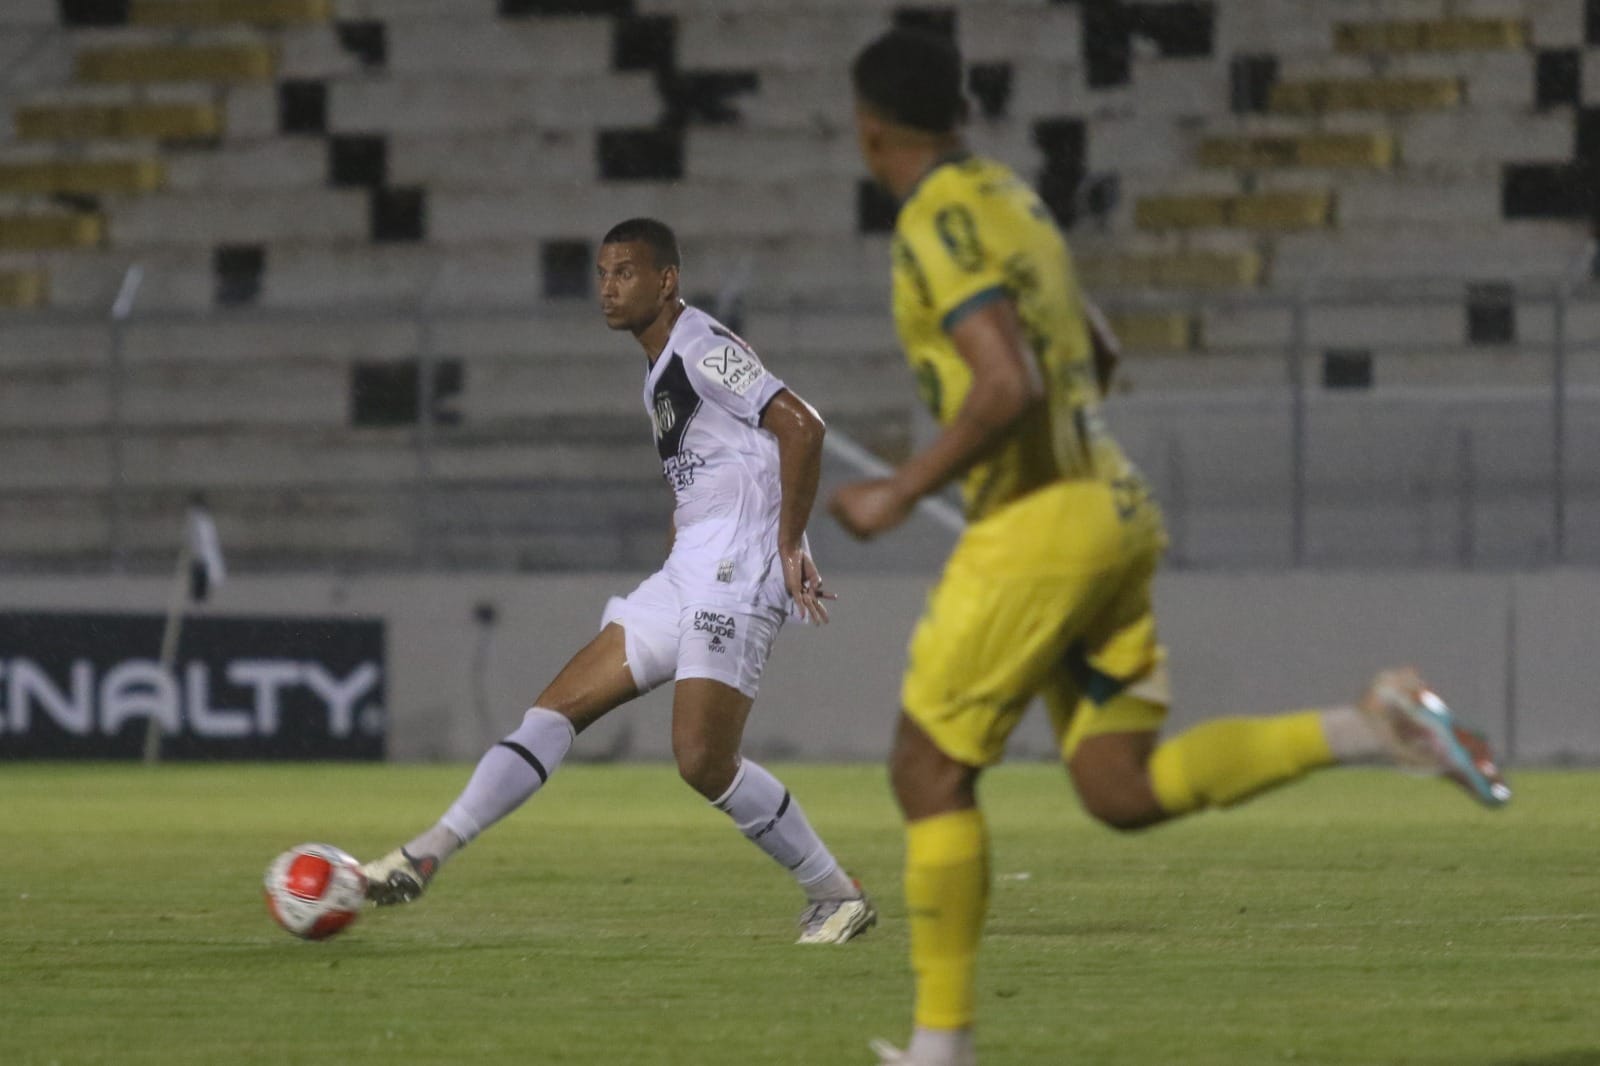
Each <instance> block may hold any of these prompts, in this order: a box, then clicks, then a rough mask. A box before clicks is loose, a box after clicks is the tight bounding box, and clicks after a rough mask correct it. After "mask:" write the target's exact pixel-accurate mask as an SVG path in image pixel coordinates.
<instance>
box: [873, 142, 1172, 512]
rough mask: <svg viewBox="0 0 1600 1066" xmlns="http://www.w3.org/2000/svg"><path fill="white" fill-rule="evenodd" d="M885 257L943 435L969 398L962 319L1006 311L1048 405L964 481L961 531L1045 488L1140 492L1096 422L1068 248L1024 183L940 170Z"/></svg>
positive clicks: (971, 164) (989, 172)
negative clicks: (1007, 304) (1001, 306)
mask: <svg viewBox="0 0 1600 1066" xmlns="http://www.w3.org/2000/svg"><path fill="white" fill-rule="evenodd" d="M891 251H892V255H893V264H894V319H895V328H896V331H897V332H898V333H899V335H900V343H901V345H902V346H903V347H904V348H905V352H906V358H907V359H908V360H909V361H910V363H911V369H912V371H913V372H914V373H915V374H916V378H917V388H918V391H919V392H920V394H921V396H922V399H923V402H924V403H926V404H927V405H928V407H929V409H930V410H932V411H933V414H934V417H935V418H937V419H938V420H939V422H940V424H941V425H943V424H945V423H948V422H949V421H951V420H952V419H953V418H954V417H955V415H956V412H957V411H958V410H959V409H960V407H961V404H962V402H963V401H964V400H965V398H966V395H967V391H968V390H969V389H970V388H971V386H972V371H971V369H970V368H969V367H968V366H967V364H966V362H965V360H963V359H962V358H961V355H960V353H958V352H957V351H956V348H955V345H954V344H953V343H951V340H950V336H949V331H950V330H951V329H952V328H953V327H954V326H955V325H956V323H958V322H959V321H960V320H961V318H962V317H963V316H964V315H965V314H967V313H968V312H969V311H972V310H975V309H977V308H979V307H982V306H983V305H984V304H986V303H987V302H989V301H990V300H994V299H1000V298H1009V299H1010V300H1012V301H1013V302H1014V303H1015V305H1016V308H1017V312H1018V315H1019V317H1020V318H1021V320H1022V326H1023V330H1024V333H1025V335H1026V336H1027V338H1028V345H1029V347H1030V348H1031V349H1032V355H1033V357H1034V358H1035V359H1036V360H1037V361H1038V366H1039V371H1040V375H1041V378H1042V380H1043V382H1044V387H1045V398H1046V402H1045V403H1044V404H1042V405H1040V406H1039V407H1037V408H1036V409H1034V410H1033V411H1032V412H1031V413H1029V414H1028V415H1027V416H1025V417H1024V419H1023V421H1022V423H1021V424H1019V425H1018V426H1017V427H1015V429H1014V430H1013V432H1012V435H1011V438H1010V439H1009V440H1008V441H1007V442H1006V443H1005V444H1003V445H1002V446H1000V447H999V448H998V449H997V450H996V451H994V452H993V453H992V454H991V455H989V456H988V457H986V458H985V459H984V460H983V461H981V462H979V463H977V464H976V465H974V466H973V467H972V469H971V470H970V471H968V473H967V475H966V478H965V480H964V482H963V484H962V494H963V497H964V498H965V502H966V511H967V517H968V518H969V519H973V520H975V519H978V518H982V517H983V516H984V515H987V514H989V513H991V512H993V511H994V510H995V509H996V508H998V507H1000V506H1002V505H1004V504H1006V503H1009V502H1011V501H1013V500H1015V499H1018V498H1019V497H1021V496H1025V495H1027V494H1028V493H1030V492H1032V491H1033V490H1034V489H1037V488H1039V487H1040V486H1042V485H1046V484H1049V483H1051V482H1054V481H1060V480H1077V479H1092V480H1097V481H1103V482H1107V483H1118V482H1122V483H1124V485H1125V486H1126V487H1128V488H1132V487H1133V486H1135V485H1138V484H1139V482H1138V479H1137V476H1136V475H1135V474H1134V473H1133V471H1132V468H1131V467H1130V465H1129V463H1128V461H1127V459H1126V457H1125V456H1124V455H1123V453H1122V449H1121V448H1120V447H1119V446H1118V445H1117V443H1116V442H1115V441H1114V440H1113V439H1112V438H1111V437H1110V436H1109V435H1108V434H1107V433H1106V431H1105V429H1104V427H1103V425H1102V423H1101V420H1100V417H1099V413H1098V412H1099V402H1100V392H1099V387H1098V385H1097V383H1096V381H1095V374H1094V359H1093V354H1092V349H1091V343H1090V339H1089V329H1088V324H1087V322H1086V320H1085V317H1084V312H1083V302H1082V296H1081V295H1080V293H1079V290H1078V283H1077V278H1076V276H1075V274H1074V272H1073V267H1072V257H1071V254H1070V253H1069V252H1068V250H1067V243H1066V241H1065V239H1063V237H1062V236H1061V231H1060V230H1058V229H1057V228H1056V225H1055V222H1054V220H1053V219H1052V218H1051V217H1050V213H1049V211H1048V210H1047V209H1046V208H1045V206H1044V204H1043V203H1042V202H1041V201H1040V200H1039V197H1038V196H1037V195H1035V193H1034V192H1033V190H1032V189H1030V188H1029V187H1028V185H1027V184H1026V183H1025V182H1023V181H1022V179H1020V178H1019V177H1017V175H1016V174H1015V173H1014V172H1013V171H1012V170H1011V169H1010V168H1009V167H1007V166H1004V165H1003V164H1000V163H996V162H994V161H992V160H988V159H982V158H979V157H976V156H970V155H967V156H960V157H957V158H953V159H950V160H947V161H945V162H943V163H941V164H940V165H938V166H936V167H935V168H934V169H933V170H932V171H930V172H929V173H928V174H927V176H925V177H924V178H923V179H922V182H921V184H919V185H918V186H917V188H916V189H915V190H914V191H913V192H912V194H911V196H910V198H909V199H907V200H906V202H905V204H904V205H903V206H902V207H901V209H900V215H899V218H898V219H897V220H896V222H895V232H894V240H893V242H892V245H891ZM1141 487H1142V486H1141Z"/></svg>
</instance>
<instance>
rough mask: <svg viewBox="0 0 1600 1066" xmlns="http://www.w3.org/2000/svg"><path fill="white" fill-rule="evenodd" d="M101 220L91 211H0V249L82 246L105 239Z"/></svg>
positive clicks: (23, 249) (102, 220)
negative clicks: (4, 212)
mask: <svg viewBox="0 0 1600 1066" xmlns="http://www.w3.org/2000/svg"><path fill="white" fill-rule="evenodd" d="M105 231H106V225H105V219H104V217H103V216H101V215H98V214H94V213H92V212H78V211H71V212H64V211H49V212H37V211H36V212H28V213H18V214H0V250H9V251H36V250H42V249H46V248H84V247H92V246H94V245H97V244H99V243H100V242H101V241H102V240H103V239H104V238H105Z"/></svg>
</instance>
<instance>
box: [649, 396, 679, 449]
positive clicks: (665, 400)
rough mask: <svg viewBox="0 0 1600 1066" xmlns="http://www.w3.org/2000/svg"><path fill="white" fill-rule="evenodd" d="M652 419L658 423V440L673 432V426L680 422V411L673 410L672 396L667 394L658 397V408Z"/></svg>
mask: <svg viewBox="0 0 1600 1066" xmlns="http://www.w3.org/2000/svg"><path fill="white" fill-rule="evenodd" d="M653 413H654V415H655V417H654V418H653V419H652V421H653V422H655V424H656V440H660V439H661V438H662V437H665V436H666V435H667V434H668V433H670V432H672V427H673V426H675V425H677V424H678V412H677V411H675V410H673V407H672V397H670V396H667V395H665V394H661V395H658V396H657V397H656V409H655V411H654V412H653Z"/></svg>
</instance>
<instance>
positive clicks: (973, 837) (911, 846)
mask: <svg viewBox="0 0 1600 1066" xmlns="http://www.w3.org/2000/svg"><path fill="white" fill-rule="evenodd" d="M988 904H989V839H988V834H987V833H986V831H985V829H984V824H983V815H982V814H981V813H980V812H978V811H977V810H975V809H974V810H966V811H956V812H954V813H951V814H939V815H935V816H934V817H932V818H923V819H921V820H919V821H915V822H912V823H910V824H909V825H907V826H906V913H907V914H908V915H909V917H910V920H911V970H912V972H913V974H915V976H916V985H917V1003H916V1012H915V1015H914V1017H915V1021H916V1024H917V1025H919V1026H922V1027H924V1028H929V1029H961V1028H965V1027H966V1026H969V1025H971V1024H972V1017H973V1002H974V993H973V985H974V981H975V978H976V968H977V958H978V938H979V937H980V936H981V935H982V933H983V915H984V911H985V910H986V908H987V907H988Z"/></svg>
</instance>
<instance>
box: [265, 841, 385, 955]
mask: <svg viewBox="0 0 1600 1066" xmlns="http://www.w3.org/2000/svg"><path fill="white" fill-rule="evenodd" d="M262 894H263V895H264V896H266V898H267V910H268V912H269V913H271V915H272V917H273V920H275V921H276V922H277V923H278V924H279V925H281V926H283V927H284V928H285V929H287V930H288V931H289V932H291V933H293V934H294V935H295V936H298V937H302V938H304V939H306V940H326V939H327V938H328V937H330V936H333V935H334V934H335V933H337V932H338V931H339V930H341V929H343V928H344V927H345V926H347V925H349V924H350V923H351V922H353V921H355V920H356V918H357V916H359V915H360V914H361V905H362V904H363V903H364V902H366V898H367V876H366V874H363V873H362V872H361V864H360V863H359V862H357V861H356V860H355V859H354V858H353V857H352V856H350V855H348V854H346V853H345V852H343V851H340V850H339V849H338V848H336V847H334V846H333V845H332V844H301V845H300V846H299V847H297V848H290V849H289V850H288V851H286V852H284V853H283V854H282V855H279V856H278V857H277V858H276V859H273V860H272V865H271V866H268V867H267V875H266V877H265V878H263V879H262Z"/></svg>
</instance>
